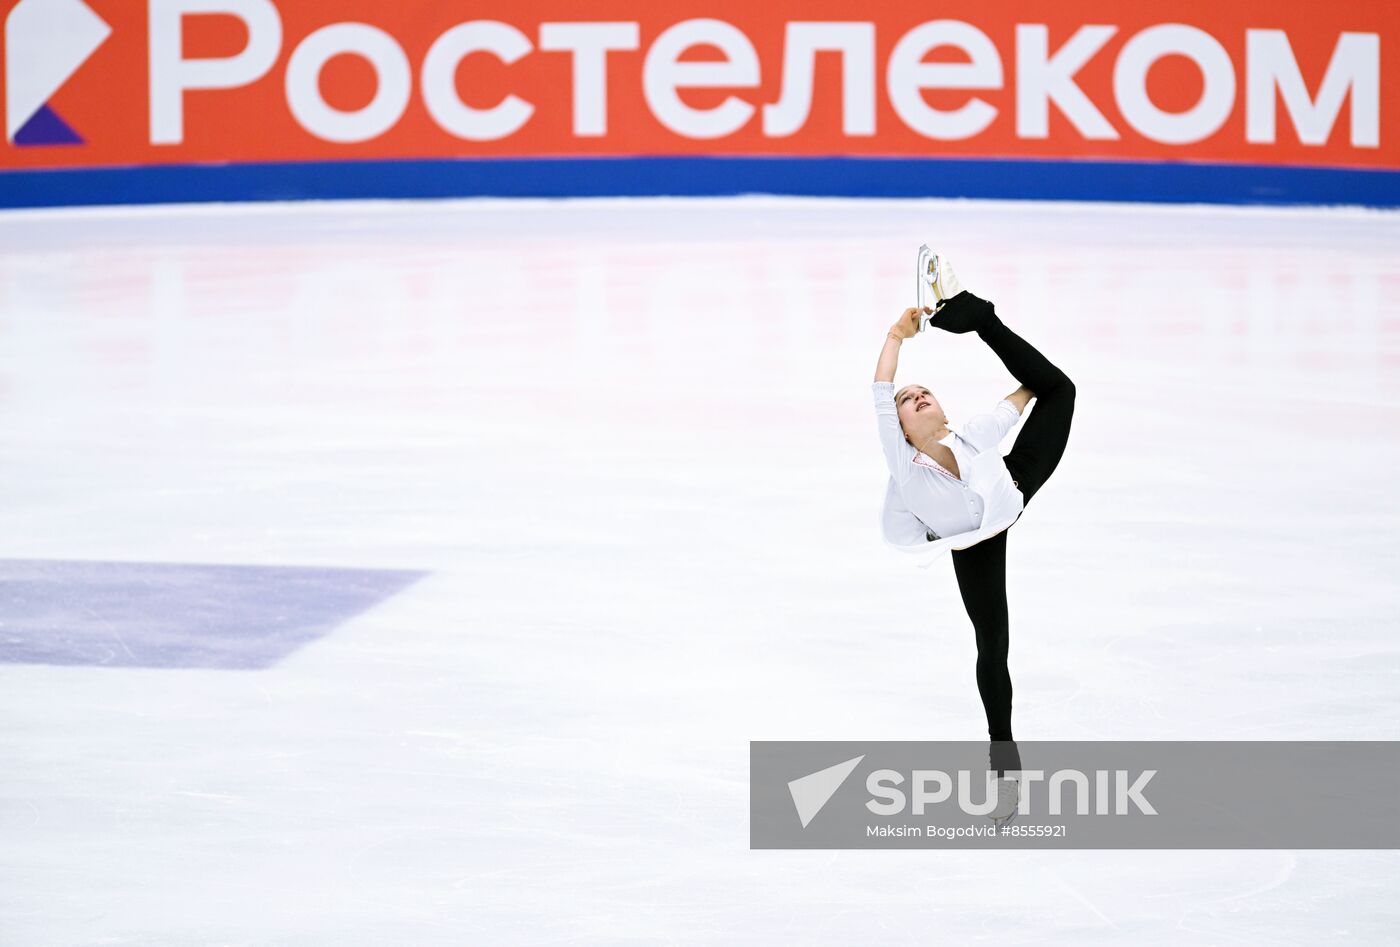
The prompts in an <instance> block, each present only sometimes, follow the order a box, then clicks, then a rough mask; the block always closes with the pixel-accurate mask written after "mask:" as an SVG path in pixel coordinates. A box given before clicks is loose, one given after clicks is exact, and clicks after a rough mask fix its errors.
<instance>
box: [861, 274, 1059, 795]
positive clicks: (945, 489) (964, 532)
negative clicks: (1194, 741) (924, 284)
mask: <svg viewBox="0 0 1400 947" xmlns="http://www.w3.org/2000/svg"><path fill="white" fill-rule="evenodd" d="M930 270H931V271H933V272H936V273H937V276H936V278H935V279H934V282H933V283H932V284H931V285H932V289H933V291H934V292H933V295H934V298H935V300H936V307H935V308H934V309H933V310H931V311H930V310H929V309H927V308H925V309H923V310H920V309H917V308H916V309H906V310H905V311H904V314H903V315H902V316H900V317H899V321H898V322H896V323H895V324H894V325H893V326H891V327H890V330H889V333H888V334H887V335H886V337H885V344H884V348H882V349H881V351H880V360H879V363H878V364H877V366H876V368H875V384H874V395H875V414H876V420H877V422H878V426H879V432H880V444H881V446H882V447H883V449H884V453H885V462H886V464H887V465H888V466H889V471H890V480H889V484H888V487H887V489H886V491H885V507H884V513H883V519H882V525H883V530H884V535H885V540H886V541H887V542H888V543H890V544H891V545H893V546H895V547H896V548H899V549H901V550H905V551H909V552H915V553H921V554H923V556H924V557H925V558H927V557H931V556H932V555H936V554H939V553H941V552H944V551H951V552H952V556H953V571H954V573H955V574H956V575H957V579H958V590H959V591H960V592H961V593H962V600H963V605H964V606H965V607H966V609H967V616H968V618H970V619H972V627H973V629H974V630H975V631H976V634H977V689H978V691H979V693H980V694H981V697H982V706H983V709H984V710H985V711H986V713H987V732H988V734H989V735H990V736H991V739H992V747H991V764H992V765H991V768H992V769H993V770H996V771H997V774H998V776H1001V775H1003V774H1004V773H1005V771H1006V770H1019V769H1020V768H1021V760H1020V755H1019V753H1018V752H1017V750H1016V744H1015V742H1014V740H1013V737H1012V734H1011V674H1010V672H1009V670H1008V669H1007V665H1006V660H1007V651H1008V645H1009V638H1008V635H1009V627H1008V616H1007V607H1006V534H1007V532H1008V529H1009V527H1010V526H1011V524H1012V523H1014V522H1016V520H1017V519H1018V518H1019V517H1020V515H1021V512H1022V510H1023V509H1024V508H1025V504H1026V503H1028V502H1030V499H1031V497H1033V496H1035V494H1036V493H1037V491H1039V490H1040V488H1041V487H1042V486H1044V485H1045V481H1046V480H1048V479H1049V478H1050V474H1052V473H1054V471H1055V467H1056V466H1057V465H1058V464H1059V462H1060V457H1061V456H1063V454H1064V452H1065V443H1066V442H1067V441H1068V440H1069V428H1070V421H1071V419H1072V418H1073V416H1074V382H1072V381H1070V380H1069V377H1068V376H1066V375H1065V373H1064V372H1062V371H1060V370H1059V369H1058V368H1056V367H1055V366H1054V365H1052V364H1051V363H1050V361H1049V360H1048V359H1046V358H1045V356H1043V355H1041V354H1040V353H1039V352H1037V351H1036V350H1035V349H1034V348H1033V347H1032V346H1031V345H1030V343H1028V342H1026V341H1025V340H1024V339H1022V338H1021V337H1020V336H1018V335H1017V334H1016V333H1014V332H1012V331H1011V330H1010V329H1009V328H1007V327H1006V325H1005V324H1003V323H1002V321H1001V320H1000V319H999V318H997V314H996V310H995V307H993V305H992V304H991V303H990V302H988V301H986V300H985V299H979V298H978V297H976V296H974V295H972V294H971V293H969V292H966V291H965V290H963V288H962V285H961V284H960V283H959V282H958V279H957V277H956V276H955V275H954V274H953V270H952V268H951V267H950V266H949V265H948V263H947V261H946V260H940V259H938V258H937V257H935V258H934V263H933V266H932V267H930ZM929 325H931V326H934V327H935V328H938V329H943V330H944V331H947V332H956V333H963V332H976V333H977V335H978V336H979V337H980V338H981V339H982V341H983V342H985V343H987V345H988V347H990V348H991V350H992V351H993V352H995V353H996V354H997V357H998V358H1000V359H1001V361H1002V364H1003V365H1005V366H1006V368H1007V370H1008V371H1009V372H1011V374H1012V375H1013V376H1014V377H1015V379H1016V380H1017V381H1018V382H1020V384H1021V387H1019V388H1017V389H1016V390H1015V391H1013V392H1011V394H1009V395H1007V396H1006V398H1004V399H1003V400H1002V401H1001V402H999V403H998V404H997V405H996V407H995V408H993V410H992V412H991V413H990V414H982V415H978V416H976V417H974V418H972V419H971V420H969V421H968V422H967V423H965V424H962V425H958V426H952V425H950V424H949V422H948V419H947V417H946V416H945V415H944V413H943V408H942V407H941V406H940V405H939V403H938V400H937V399H936V398H934V396H933V394H932V393H931V392H930V391H929V390H928V389H927V388H924V387H922V386H920V385H906V386H905V387H903V388H901V389H900V390H899V391H898V392H897V393H896V392H895V389H894V373H895V368H896V366H897V364H898V362H899V349H900V346H901V345H903V343H904V340H905V339H908V338H911V337H913V336H914V335H916V334H917V333H919V332H920V331H922V330H923V329H924V328H925V326H929ZM1032 398H1034V399H1035V400H1036V408H1035V411H1034V412H1033V413H1032V414H1031V416H1030V419H1029V420H1027V421H1026V424H1025V427H1024V428H1022V429H1021V432H1020V434H1018V435H1017V437H1016V443H1015V446H1014V447H1013V448H1012V450H1011V453H1009V454H1007V455H1006V456H1005V457H1004V458H1003V457H1002V455H1001V451H1000V450H998V449H997V445H998V444H999V443H1000V441H1001V439H1002V438H1003V437H1004V436H1005V435H1006V433H1007V432H1008V431H1009V430H1011V428H1012V427H1014V426H1015V424H1016V422H1017V421H1018V420H1020V417H1021V414H1022V412H1023V411H1024V410H1025V408H1026V405H1027V404H1028V403H1029V402H1030V400H1031V399H1032ZM1007 783H1011V784H1012V785H1011V787H1006V784H1007ZM1007 788H1009V789H1010V791H1011V792H1012V793H1013V796H1012V799H1011V803H1010V804H1011V806H1013V807H1014V805H1015V793H1018V792H1019V787H1016V786H1015V784H1014V781H1011V780H1002V781H1001V782H999V784H998V794H999V797H1001V802H1002V803H1005V802H1006V798H1005V791H1006V789H1007ZM1009 815H1010V813H1007V812H1005V807H1004V805H999V806H998V809H997V811H996V812H995V813H994V814H993V817H994V818H997V817H998V816H1000V817H1002V818H1006V817H1009Z"/></svg>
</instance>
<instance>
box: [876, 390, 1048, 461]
mask: <svg viewBox="0 0 1400 947" xmlns="http://www.w3.org/2000/svg"><path fill="white" fill-rule="evenodd" d="M896 420H898V419H896ZM1020 420H1021V412H1020V411H1017V410H1016V406H1015V405H1014V404H1012V403H1011V402H1010V401H1007V400H1005V399H1003V400H1001V401H998V402H997V406H996V407H995V408H993V409H992V412H991V413H990V414H979V415H977V416H975V417H973V418H972V419H971V420H969V421H968V422H967V423H966V424H964V425H963V426H962V435H963V439H964V440H966V441H967V442H968V443H970V444H972V446H973V447H976V448H977V449H978V450H979V451H984V450H991V449H992V448H994V447H996V446H997V445H998V444H1000V443H1001V439H1002V438H1004V437H1005V436H1006V435H1007V432H1009V431H1010V430H1011V429H1012V428H1013V427H1015V426H1016V422H1017V421H1020Z"/></svg>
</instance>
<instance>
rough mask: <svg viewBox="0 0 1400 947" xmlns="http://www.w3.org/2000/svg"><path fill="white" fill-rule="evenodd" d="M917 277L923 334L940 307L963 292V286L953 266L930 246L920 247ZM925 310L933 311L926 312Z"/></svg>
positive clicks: (920, 321) (920, 326) (920, 323)
mask: <svg viewBox="0 0 1400 947" xmlns="http://www.w3.org/2000/svg"><path fill="white" fill-rule="evenodd" d="M916 276H917V281H916V286H917V289H918V297H917V298H918V306H919V331H920V332H922V331H924V330H925V329H927V328H928V322H929V320H930V319H932V318H933V317H934V315H936V314H937V312H938V307H939V306H941V305H943V303H944V301H945V300H948V299H951V298H952V297H954V296H956V295H957V294H958V293H960V292H962V291H963V286H962V283H961V282H959V281H958V276H957V274H956V273H954V272H953V266H952V264H950V263H949V262H948V261H947V260H945V259H943V258H942V257H941V256H939V255H938V254H937V253H934V252H933V251H932V250H930V249H929V248H928V244H924V245H923V246H921V247H919V263H918V270H917V273H916ZM925 309H930V310H932V311H931V312H924V310H925Z"/></svg>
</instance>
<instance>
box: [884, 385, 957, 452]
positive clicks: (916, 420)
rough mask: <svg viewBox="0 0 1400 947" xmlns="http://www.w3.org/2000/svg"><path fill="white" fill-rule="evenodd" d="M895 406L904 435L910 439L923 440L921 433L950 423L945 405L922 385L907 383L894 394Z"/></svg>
mask: <svg viewBox="0 0 1400 947" xmlns="http://www.w3.org/2000/svg"><path fill="white" fill-rule="evenodd" d="M894 404H895V407H896V408H898V409H899V423H900V426H901V427H903V428H904V436H905V437H907V438H909V439H910V440H921V439H922V438H920V435H922V434H926V433H928V432H930V431H936V430H938V429H939V428H941V427H943V426H944V425H946V424H947V423H948V418H947V417H946V416H945V415H944V414H943V406H942V405H940V404H939V403H938V399H937V398H935V397H934V396H933V392H931V391H929V390H928V389H927V388H925V387H923V386H922V385H905V386H904V387H903V388H901V389H899V391H897V392H896V393H895V396H894Z"/></svg>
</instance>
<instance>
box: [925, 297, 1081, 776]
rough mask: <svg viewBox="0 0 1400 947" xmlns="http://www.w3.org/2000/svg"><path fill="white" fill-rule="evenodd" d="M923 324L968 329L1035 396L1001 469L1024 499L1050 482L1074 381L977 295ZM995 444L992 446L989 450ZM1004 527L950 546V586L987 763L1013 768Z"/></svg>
mask: <svg viewBox="0 0 1400 947" xmlns="http://www.w3.org/2000/svg"><path fill="white" fill-rule="evenodd" d="M931 325H934V326H937V327H938V328H940V329H945V330H947V331H949V332H974V331H975V332H976V333H977V335H978V336H979V337H981V339H982V341H983V342H986V343H987V345H988V347H990V348H991V350H992V351H993V352H995V353H996V354H997V357H998V358H1000V359H1001V361H1002V364H1003V365H1005V366H1006V368H1007V370H1008V371H1009V372H1011V374H1012V375H1013V376H1015V378H1016V380H1017V381H1019V382H1020V383H1021V384H1022V385H1025V386H1026V387H1027V388H1029V389H1030V390H1031V391H1032V392H1034V393H1035V408H1034V410H1033V411H1031V413H1030V417H1029V418H1027V419H1026V422H1025V424H1023V425H1022V427H1021V431H1020V433H1019V434H1017V435H1016V443H1015V446H1013V447H1012V449H1011V453H1009V454H1007V455H1006V467H1007V469H1008V470H1009V471H1010V472H1011V478H1012V479H1013V480H1015V481H1016V483H1017V485H1018V487H1019V489H1020V491H1021V494H1022V496H1023V497H1024V498H1025V502H1027V503H1029V502H1030V499H1031V497H1033V496H1035V494H1036V493H1037V492H1038V491H1039V490H1040V488H1041V487H1043V486H1044V485H1045V481H1046V480H1048V479H1050V475H1051V474H1052V473H1054V471H1055V467H1056V466H1058V465H1059V463H1060V458H1061V457H1062V456H1063V455H1064V452H1065V444H1066V443H1067V442H1068V441H1069V427H1070V421H1071V420H1072V419H1073V417H1074V382H1072V381H1070V380H1069V376H1068V375H1066V374H1065V373H1064V372H1062V371H1060V370H1059V369H1058V368H1056V367H1055V366H1054V365H1052V364H1051V363H1050V360H1049V359H1047V358H1046V357H1045V356H1044V355H1041V354H1040V353H1039V352H1037V351H1036V350H1035V348H1034V347H1033V346H1032V345H1031V344H1030V343H1029V342H1027V341H1026V340H1025V339H1023V338H1021V337H1020V336H1019V335H1017V334H1016V333H1014V332H1012V331H1011V330H1010V329H1008V328H1007V327H1006V326H1005V325H1004V324H1003V323H1002V321H1001V320H1000V319H999V318H997V315H996V309H995V307H994V306H993V305H992V304H991V303H990V302H987V301H986V300H985V299H979V298H977V297H976V296H973V295H972V294H971V293H966V292H964V293H959V294H958V295H957V296H955V297H953V298H952V299H950V300H948V301H947V302H946V303H944V305H943V307H942V308H941V309H939V310H938V314H937V315H936V316H934V317H933V320H932V322H931ZM993 449H995V448H993ZM1009 531H1010V527H1007V529H1004V530H1002V531H1001V532H1000V533H998V534H997V535H995V536H993V537H992V538H990V539H984V540H983V541H982V542H980V543H978V544H977V545H975V546H969V547H968V548H967V549H959V550H954V551H953V571H954V572H955V573H956V574H957V577H958V591H960V592H961V593H962V600H963V606H964V607H965V608H966V609H967V617H968V618H970V619H972V627H973V629H974V630H975V631H976V633H977V690H978V692H979V693H980V694H981V695H982V707H983V709H984V710H986V712H987V733H988V735H989V736H990V737H991V739H992V741H993V743H992V753H991V756H992V768H993V769H996V770H999V771H1001V770H1007V769H1020V768H1021V758H1020V754H1019V753H1018V752H1017V750H1016V744H1015V743H1014V742H1013V737H1012V736H1011V672H1010V671H1009V670H1008V669H1007V666H1006V659H1007V653H1008V650H1009V648H1010V622H1009V618H1008V615H1007V608H1006V534H1007V532H1009Z"/></svg>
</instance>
